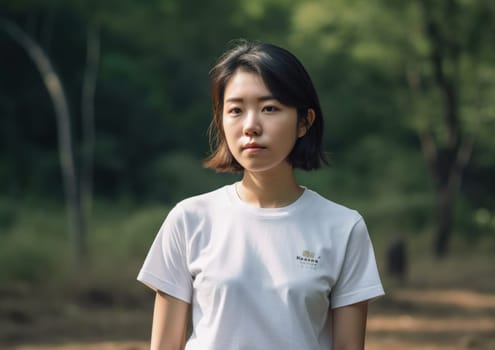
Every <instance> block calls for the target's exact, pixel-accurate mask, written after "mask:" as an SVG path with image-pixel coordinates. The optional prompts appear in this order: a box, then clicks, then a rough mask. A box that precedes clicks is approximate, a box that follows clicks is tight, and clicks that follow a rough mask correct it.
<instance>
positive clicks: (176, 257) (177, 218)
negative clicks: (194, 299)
mask: <svg viewBox="0 0 495 350" xmlns="http://www.w3.org/2000/svg"><path fill="white" fill-rule="evenodd" d="M185 233H186V232H185V226H184V221H183V218H182V211H181V210H180V207H178V206H176V207H175V208H173V209H172V210H171V211H170V212H169V214H168V216H167V218H166V219H165V221H164V223H163V225H162V226H161V228H160V230H159V231H158V234H157V235H156V237H155V240H154V242H153V244H152V245H151V248H150V250H149V252H148V255H147V256H146V259H145V260H144V263H143V266H142V268H141V270H140V271H139V274H138V277H137V280H138V281H140V282H142V283H144V284H145V285H147V286H149V287H150V288H152V289H154V290H159V291H162V292H164V293H166V294H168V295H171V296H173V297H175V298H178V299H180V300H183V301H185V302H187V303H191V296H192V277H191V274H190V272H189V269H188V264H187V245H186V238H185Z"/></svg>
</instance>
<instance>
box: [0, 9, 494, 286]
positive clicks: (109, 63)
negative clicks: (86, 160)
mask: <svg viewBox="0 0 495 350" xmlns="http://www.w3.org/2000/svg"><path fill="white" fill-rule="evenodd" d="M448 3H449V2H448V1H444V0H441V1H437V2H427V1H423V2H419V1H412V0H407V1H402V2H394V1H389V0H371V1H368V0H353V1H345V0H335V1H323V0H315V1H303V2H298V1H294V0H274V1H273V0H272V1H267V0H255V1H252V0H234V1H227V2H226V1H223V0H213V1H186V2H184V1H178V0H151V1H146V2H137V1H133V0H123V1H116V0H110V1H104V2H102V1H94V0H92V1H81V0H70V1H60V0H50V1H30V0H19V1H17V0H16V1H4V4H3V7H2V10H1V12H0V16H1V17H4V18H8V19H10V20H13V21H15V22H16V23H17V24H19V25H20V26H21V27H22V28H23V29H24V30H26V32H28V33H29V34H30V35H31V36H32V37H33V39H35V40H36V41H37V42H39V43H40V44H41V45H42V47H43V48H44V49H45V50H46V51H47V52H48V53H49V56H50V58H51V59H52V60H53V63H54V65H55V67H56V70H57V72H59V73H60V75H61V76H62V80H63V82H64V84H65V87H66V89H67V90H68V96H69V99H70V103H71V106H70V108H71V112H72V115H73V116H74V120H73V123H72V124H73V127H74V134H75V135H76V137H75V148H76V150H77V152H78V153H80V152H81V149H80V143H79V139H80V130H81V126H80V124H81V119H80V108H81V106H80V104H81V102H80V95H81V91H80V86H81V81H82V77H83V72H84V69H85V61H84V60H85V54H86V31H87V27H88V23H97V24H98V25H99V27H100V28H101V47H102V51H101V61H100V67H99V80H98V86H97V90H96V105H95V113H96V130H95V133H96V145H95V155H94V156H95V157H94V159H95V164H94V170H95V177H94V179H95V184H94V188H95V191H96V194H95V195H96V197H98V198H102V199H103V200H102V201H103V202H104V201H116V200H117V201H118V200H121V199H122V198H129V200H130V201H131V202H133V201H137V202H139V203H149V202H153V201H158V202H160V203H166V204H167V205H173V203H175V202H176V201H178V200H181V199H182V198H184V197H187V196H190V195H194V194H197V193H201V192H204V191H208V190H211V189H213V188H215V187H218V186H221V185H223V184H225V183H229V182H232V181H234V180H235V179H236V178H237V176H226V175H225V176H224V175H218V174H214V173H213V172H211V171H209V170H205V169H202V168H201V163H200V160H201V158H203V157H205V156H206V155H207V153H208V140H207V134H206V129H207V127H208V124H209V121H210V118H211V107H210V101H209V91H208V79H207V77H208V70H209V68H210V67H211V65H212V63H213V62H214V60H215V58H216V57H218V55H219V54H220V53H221V52H222V51H223V50H224V49H225V48H226V47H227V46H228V44H227V43H228V42H229V41H230V40H232V39H236V38H239V37H246V38H248V39H254V40H262V41H271V42H274V43H277V44H281V45H283V46H286V47H288V48H289V49H290V50H292V51H293V52H294V53H296V55H297V56H298V57H300V58H301V60H302V61H303V63H304V64H305V66H306V67H307V68H308V71H309V72H310V74H311V75H312V77H313V79H314V82H315V84H316V86H317V90H318V92H319V96H320V100H321V103H322V106H323V109H324V114H325V117H326V119H325V124H326V129H325V145H326V147H327V149H328V151H329V152H330V154H331V158H332V160H333V166H332V167H331V168H328V169H324V170H322V171H318V172H311V173H300V174H298V176H299V177H300V178H301V181H302V182H303V183H304V184H306V185H307V186H308V187H310V188H313V189H315V190H318V191H320V192H321V193H322V194H324V195H326V196H328V197H329V198H331V199H333V200H335V201H337V202H340V203H343V204H346V205H349V206H354V207H356V208H358V209H359V210H360V211H362V212H363V215H365V216H366V217H367V218H369V223H370V225H371V226H373V227H374V228H376V230H375V231H378V232H391V231H398V230H400V231H408V232H421V231H424V230H426V228H428V227H430V225H431V223H432V221H433V220H434V217H435V216H434V211H433V207H434V192H433V186H432V183H431V180H430V177H429V173H428V169H427V167H426V165H425V162H424V161H423V158H422V155H421V150H420V146H419V142H418V138H417V132H418V130H422V129H423V128H425V127H430V128H431V129H432V130H433V133H434V136H435V139H436V140H437V141H438V142H439V143H440V144H442V143H444V142H445V140H446V139H447V137H446V134H445V131H444V130H443V129H442V127H441V125H442V114H441V111H442V108H443V97H442V94H441V93H440V92H439V91H438V89H437V88H436V84H435V74H434V71H433V70H432V68H431V62H430V59H431V52H432V49H433V48H432V45H431V43H430V42H429V41H428V37H427V35H426V34H427V31H426V29H427V28H426V27H427V26H425V19H426V18H433V19H435V20H436V21H438V23H440V26H439V28H438V30H439V33H440V35H442V37H445V38H448V40H447V42H449V43H451V44H452V47H450V48H444V49H445V50H447V51H448V52H450V53H452V52H453V53H452V54H455V51H456V50H458V51H457V52H458V53H457V54H458V55H459V58H460V59H459V62H460V63H459V65H458V66H455V65H453V64H452V62H453V60H450V61H448V62H447V63H446V66H445V71H446V74H448V75H449V76H450V77H456V79H457V80H455V81H456V82H457V83H458V84H459V86H460V98H459V101H460V106H459V110H460V116H461V119H462V121H461V126H462V128H463V130H464V131H465V132H466V134H467V135H470V136H471V137H473V138H474V139H475V140H476V143H475V151H474V155H473V159H472V162H471V164H470V167H469V169H468V170H467V172H466V174H465V176H464V186H463V187H462V188H461V191H462V193H461V198H462V203H461V204H460V206H461V207H462V210H458V211H457V212H456V218H457V219H456V220H457V221H456V222H457V225H459V228H462V230H465V231H466V232H470V231H471V230H479V231H489V230H490V229H489V227H491V226H490V224H487V223H486V222H492V219H491V215H492V212H491V208H493V207H494V206H495V202H494V199H493V196H492V195H491V193H493V191H495V187H494V182H493V178H494V176H495V163H494V161H493V154H494V152H495V142H494V140H493V137H492V134H493V130H494V128H495V117H494V116H495V104H494V103H495V102H494V100H493V98H492V96H494V94H495V64H494V62H495V49H494V48H495V47H494V46H493V45H492V44H491V41H492V40H491V38H492V37H494V36H495V35H494V34H495V24H494V23H495V20H494V18H495V7H494V5H493V2H490V1H460V0H458V1H451V2H450V3H452V4H456V6H457V9H456V10H455V11H454V12H453V13H452V15H449V12H448V11H451V10H450V9H449V8H448V7H447V5H446V4H448ZM422 4H423V5H422ZM428 16H429V17H428ZM0 50H1V52H2V55H0V75H1V76H2V79H0V115H1V116H2V118H0V191H1V193H2V194H4V195H6V196H8V197H7V198H10V199H7V202H4V203H7V204H2V203H0V239H2V240H4V241H2V243H4V244H2V246H1V248H0V250H2V252H4V251H5V254H6V255H3V253H2V256H1V257H0V259H6V260H5V261H7V260H8V261H14V260H13V259H14V258H15V256H16V255H15V254H14V253H10V250H9V249H11V248H12V249H13V247H14V246H15V247H17V246H19V247H20V248H19V249H23V250H24V251H25V252H26V254H28V255H29V256H31V257H32V259H38V260H36V261H38V262H39V264H38V263H36V262H34V261H35V260H33V261H32V262H29V259H20V258H19V259H18V261H17V262H16V263H15V264H17V265H19V264H20V265H22V264H27V265H29V266H35V265H36V266H44V267H42V268H40V269H42V270H43V269H46V270H47V271H51V270H53V269H57V266H54V265H53V262H50V261H51V260H50V259H54V260H56V259H55V256H56V254H55V255H53V256H52V255H50V254H48V253H47V251H48V249H44V248H43V244H41V245H39V251H38V252H32V254H31V253H30V252H31V251H30V249H34V247H36V245H32V246H31V245H30V244H31V243H30V242H31V241H36V240H35V239H33V240H31V238H32V237H33V236H34V235H35V232H36V231H35V225H34V224H33V225H31V224H29V223H30V222H32V219H31V218H30V219H28V220H27V221H26V225H27V227H25V228H23V229H22V230H20V229H19V222H20V220H21V217H22V220H25V217H26V216H28V215H29V214H28V212H27V210H28V209H25V208H24V209H22V210H20V211H18V210H16V209H12V208H11V207H10V205H9V204H8V203H9V201H10V200H11V198H15V197H18V196H21V198H25V197H26V196H30V197H35V198H38V199H39V198H51V199H53V200H55V201H57V200H60V199H61V198H62V186H61V179H60V175H59V173H60V170H59V164H58V162H59V160H58V155H57V135H56V127H55V125H56V124H55V117H54V113H53V107H52V106H51V104H50V101H49V98H48V95H47V93H46V91H45V88H44V86H43V84H42V82H41V81H40V78H39V74H38V72H37V71H36V70H35V68H34V67H33V65H32V63H31V62H30V60H29V59H28V58H27V57H26V54H25V52H24V51H22V49H21V48H19V47H18V45H16V43H15V42H13V41H12V40H11V38H9V37H8V36H6V35H5V33H3V32H0ZM449 50H451V51H452V50H453V51H452V52H451V51H449ZM449 57H450V56H449ZM98 205H103V204H101V203H99V204H98ZM483 208H485V209H486V210H487V211H488V213H489V215H487V214H486V213H487V212H485V211H484V210H485V209H483ZM24 210H26V211H24ZM33 210H34V212H36V208H34V209H33ZM97 210H98V211H100V210H101V211H102V212H106V213H111V212H112V205H108V206H107V207H105V208H99V209H97ZM116 210H122V211H123V212H125V213H126V218H125V220H123V221H122V222H123V223H125V225H120V224H116V223H113V224H116V225H117V227H118V231H119V232H121V233H122V235H123V236H122V237H124V239H123V240H122V241H120V240H114V242H115V244H117V245H119V244H122V245H123V246H121V247H120V248H116V249H119V250H120V251H121V255H122V256H125V255H126V254H131V255H132V252H130V251H128V250H127V249H128V247H129V246H131V245H129V246H127V243H126V242H128V241H133V240H137V241H138V242H141V241H140V240H139V239H137V238H135V236H134V235H133V233H132V232H134V230H138V229H139V227H140V226H143V225H144V226H145V225H146V222H147V221H148V220H149V222H150V224H149V225H152V224H151V222H155V220H157V219H153V218H155V216H154V215H156V217H161V215H158V214H157V213H155V214H152V212H154V209H153V210H151V209H150V210H151V211H150V212H149V213H148V211H147V210H146V211H140V210H138V213H135V214H134V213H132V210H136V208H135V207H132V206H130V207H129V208H125V205H124V206H121V205H118V206H116ZM126 210H127V211H126ZM143 210H144V209H143ZM157 210H158V209H157ZM120 214H121V213H118V212H115V213H114V214H112V215H115V217H119V216H120ZM59 215H61V217H60V218H58V219H56V220H54V221H58V222H59V223H60V225H61V228H60V230H63V229H62V226H63V224H62V222H63V220H62V215H63V213H62V212H60V213H59ZM97 215H99V214H97ZM148 215H149V217H148ZM487 217H490V219H486V218H487ZM473 218H474V219H473ZM99 220H101V226H100V223H99ZM128 220H130V221H128ZM473 220H474V221H473ZM95 222H96V223H93V225H95V227H94V228H95V229H96V231H94V232H90V235H89V238H90V240H94V241H92V243H91V249H92V250H96V251H99V250H98V249H99V247H100V246H103V247H105V246H106V245H107V244H110V242H111V238H113V235H114V234H115V232H116V231H114V230H112V229H111V228H107V229H104V228H102V226H103V225H104V222H105V218H104V217H103V218H101V217H100V218H97V219H95ZM473 222H475V223H477V224H473ZM38 224H40V225H41V226H43V225H44V224H43V223H38ZM29 225H31V226H29ZM473 225H474V226H473ZM134 228H135V229H134ZM19 230H20V231H19ZM150 231H153V232H154V231H155V230H151V228H150V227H148V228H147V229H146V232H150ZM490 232H491V231H490ZM36 234H41V233H36ZM45 234H46V232H43V238H45V239H46V242H47V245H50V246H51V245H54V246H57V244H58V245H62V246H64V247H65V245H68V244H69V243H68V242H65V238H63V237H64V236H63V235H62V234H60V235H56V236H50V237H51V238H47V237H45ZM467 234H468V233H467ZM467 234H466V235H467ZM18 235H19V237H17V236H18ZM14 237H15V240H14ZM105 237H106V238H105ZM16 240H18V241H16ZM52 240H53V241H52ZM57 242H58V243H57ZM61 242H62V243H61ZM133 244H138V243H137V242H136V241H133ZM144 246H146V245H144ZM5 247H9V248H5ZM129 249H130V248H129ZM59 250H60V251H64V249H59ZM97 255H98V256H100V255H99V254H97ZM30 259H31V258H30ZM61 259H65V258H64V257H62V258H61ZM2 261H4V260H2ZM42 261H45V263H43V262H42ZM43 264H45V265H43ZM27 265H26V266H27ZM55 265H56V264H55ZM2 266H5V265H3V264H2ZM109 266H111V265H109ZM36 268H37V267H33V269H34V270H36ZM20 270H22V268H21V267H20V268H19V271H20ZM26 270H29V269H28V268H26ZM34 270H33V271H34ZM36 271H39V270H36ZM39 273H40V272H36V273H34V274H35V275H38V274H39ZM16 274H17V273H16ZM4 276H6V275H5V273H4ZM26 279H33V280H35V279H36V278H35V277H33V276H31V277H29V276H27V277H26Z"/></svg>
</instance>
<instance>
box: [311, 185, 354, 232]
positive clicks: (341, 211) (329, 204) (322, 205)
mask: <svg viewBox="0 0 495 350" xmlns="http://www.w3.org/2000/svg"><path fill="white" fill-rule="evenodd" d="M306 191H307V192H308V200H309V201H310V202H311V205H310V208H311V211H312V212H313V213H314V214H315V215H318V216H321V217H322V218H329V219H331V220H332V221H334V220H338V221H340V222H348V223H349V224H355V223H357V222H358V221H361V220H362V219H363V218H362V216H361V214H360V213H359V212H358V211H357V210H355V209H352V208H349V207H346V206H344V205H342V204H339V203H336V202H334V201H332V200H330V199H328V198H325V197H323V196H322V195H320V194H319V193H317V192H315V191H313V190H310V189H307V190H306Z"/></svg>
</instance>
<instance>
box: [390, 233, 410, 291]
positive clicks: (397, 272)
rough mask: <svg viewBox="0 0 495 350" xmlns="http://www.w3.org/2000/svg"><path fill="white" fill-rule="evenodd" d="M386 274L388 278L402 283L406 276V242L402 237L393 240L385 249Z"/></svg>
mask: <svg viewBox="0 0 495 350" xmlns="http://www.w3.org/2000/svg"><path fill="white" fill-rule="evenodd" d="M387 272H388V274H389V276H391V277H394V278H396V279H397V280H398V281H399V282H401V283H404V282H405V280H406V276H407V249H406V241H405V239H404V238H403V237H402V236H398V237H396V238H394V239H393V240H392V241H391V242H390V245H389V246H388V249H387Z"/></svg>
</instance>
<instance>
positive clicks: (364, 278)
mask: <svg viewBox="0 0 495 350" xmlns="http://www.w3.org/2000/svg"><path fill="white" fill-rule="evenodd" d="M210 77H211V83H212V100H213V112H214V117H213V121H212V125H211V130H210V131H211V138H212V140H213V152H212V155H211V157H210V158H209V159H208V160H207V161H206V162H205V166H206V167H208V168H212V169H215V170H216V171H220V172H241V173H242V179H241V180H240V181H239V182H237V183H234V184H232V185H228V186H225V187H222V188H220V189H217V190H215V191H213V192H210V193H206V194H203V195H199V196H195V197H192V198H188V199H186V200H184V201H182V202H180V203H178V204H177V205H176V206H175V207H174V209H172V210H171V212H170V213H169V215H168V216H167V218H166V220H165V222H164V224H163V225H162V227H161V229H160V231H159V233H158V235H157V237H156V239H155V241H154V243H153V245H152V247H151V249H150V252H149V253H148V256H147V258H146V260H145V262H144V265H143V268H142V269H141V271H140V273H139V276H138V280H140V281H142V282H143V283H145V284H147V285H149V286H150V287H151V288H153V289H154V290H156V300H155V308H154V316H153V327H152V336H151V348H152V349H167V350H168V349H173V350H175V349H184V348H185V349H187V350H193V349H194V350H196V349H201V350H210V349H211V350H213V349H215V350H217V349H220V350H223V349H226V350H236V349H270V350H271V349H298V350H299V349H300V350H308V349H315V350H316V349H318V350H320V349H333V350H340V349H346V350H350V349H364V338H365V328H366V317H367V309H368V301H369V300H370V299H373V298H376V297H378V296H380V295H382V294H383V288H382V285H381V282H380V278H379V274H378V271H377V267H376V262H375V257H374V253H373V248H372V245H371V242H370V239H369V235H368V232H367V229H366V226H365V223H364V221H363V219H362V217H361V216H360V215H359V214H358V213H357V212H356V211H354V210H351V209H348V208H345V207H343V206H341V205H338V204H336V203H334V202H331V201H329V200H327V199H325V198H323V197H321V196H320V195H319V194H317V193H316V192H313V191H311V190H310V189H307V188H305V187H302V186H300V185H299V184H298V183H297V180H296V178H295V175H294V169H295V168H302V169H305V170H311V169H317V168H319V167H320V166H321V165H322V164H323V163H325V159H324V153H323V151H322V132H323V115H322V112H321V108H320V104H319V101H318V97H317V95H316V91H315V89H314V87H313V84H312V82H311V79H310V77H309V75H308V74H307V72H306V70H305V68H304V67H303V65H302V64H301V63H300V62H299V61H298V59H297V58H296V57H294V56H293V55H292V54H291V53H290V52H288V51H286V50H285V49H282V48H280V47H277V46H274V45H270V44H263V43H249V42H242V43H240V44H239V45H237V46H236V47H234V48H233V49H231V50H229V51H228V52H226V53H225V54H224V55H223V56H222V57H221V58H220V59H219V61H218V62H217V64H216V65H215V66H214V68H213V69H212V71H211V73H210ZM189 312H191V313H192V333H191V335H190V337H189V338H188V339H187V341H186V329H187V320H188V315H189Z"/></svg>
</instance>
